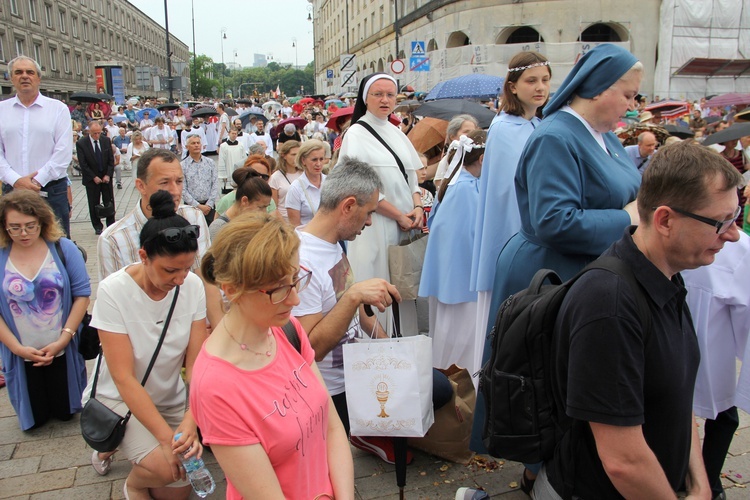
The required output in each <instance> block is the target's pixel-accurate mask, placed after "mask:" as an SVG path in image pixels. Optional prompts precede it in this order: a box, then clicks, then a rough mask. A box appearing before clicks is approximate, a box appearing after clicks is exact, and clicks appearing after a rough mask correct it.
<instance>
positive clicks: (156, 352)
mask: <svg viewBox="0 0 750 500" xmlns="http://www.w3.org/2000/svg"><path fill="white" fill-rule="evenodd" d="M179 295H180V286H179V285H177V286H176V287H175V289H174V297H173V298H172V304H171V305H170V306H169V312H168V313H167V319H166V321H164V328H162V330H161V336H160V337H159V343H158V344H156V349H155V350H154V355H153V356H151V361H150V362H149V364H148V368H146V373H144V374H143V380H141V385H146V381H147V380H148V376H149V375H151V370H152V369H153V367H154V363H156V357H157V356H158V355H159V351H161V346H162V344H164V337H166V335H167V329H168V328H169V322H170V321H171V320H172V313H173V312H174V307H175V304H177V297H178V296H179ZM102 356H103V353H102V346H101V344H100V345H99V357H98V358H97V360H96V371H95V372H94V380H93V382H92V383H91V397H92V398H93V397H95V396H96V384H97V383H98V381H99V367H100V365H101V363H102ZM130 413H131V412H130V411H128V414H127V415H126V416H125V418H126V419H127V418H130Z"/></svg>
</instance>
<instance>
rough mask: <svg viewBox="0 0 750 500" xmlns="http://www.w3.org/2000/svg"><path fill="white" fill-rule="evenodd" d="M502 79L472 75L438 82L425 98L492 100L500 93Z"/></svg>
mask: <svg viewBox="0 0 750 500" xmlns="http://www.w3.org/2000/svg"><path fill="white" fill-rule="evenodd" d="M504 81H505V79H504V78H502V77H500V76H491V75H483V74H480V73H474V74H471V75H464V76H459V77H456V78H451V79H450V80H445V81H444V82H439V83H438V84H437V85H435V86H434V87H433V88H432V90H430V93H429V94H427V97H425V101H435V100H437V99H494V98H495V97H497V96H498V94H500V93H502V88H503V82H504Z"/></svg>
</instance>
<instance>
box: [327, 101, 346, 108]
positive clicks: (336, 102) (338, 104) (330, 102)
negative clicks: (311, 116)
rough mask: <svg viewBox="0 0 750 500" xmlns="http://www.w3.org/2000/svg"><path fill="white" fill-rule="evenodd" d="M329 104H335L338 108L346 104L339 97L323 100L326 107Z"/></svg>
mask: <svg viewBox="0 0 750 500" xmlns="http://www.w3.org/2000/svg"><path fill="white" fill-rule="evenodd" d="M331 104H335V105H336V106H338V107H339V108H343V107H344V106H346V104H344V101H342V100H341V99H328V100H327V101H326V102H325V107H326V108H328V106H330V105H331Z"/></svg>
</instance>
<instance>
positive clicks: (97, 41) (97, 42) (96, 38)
mask: <svg viewBox="0 0 750 500" xmlns="http://www.w3.org/2000/svg"><path fill="white" fill-rule="evenodd" d="M92 32H93V33H94V45H99V30H98V29H97V28H96V26H94V28H93V31H92Z"/></svg>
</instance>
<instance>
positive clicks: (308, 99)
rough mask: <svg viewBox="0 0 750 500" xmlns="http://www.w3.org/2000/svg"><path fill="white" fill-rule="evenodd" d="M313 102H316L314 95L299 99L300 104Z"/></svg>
mask: <svg viewBox="0 0 750 500" xmlns="http://www.w3.org/2000/svg"><path fill="white" fill-rule="evenodd" d="M313 102H315V99H313V98H312V97H303V98H302V99H300V100H299V103H300V104H310V103H313Z"/></svg>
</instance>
